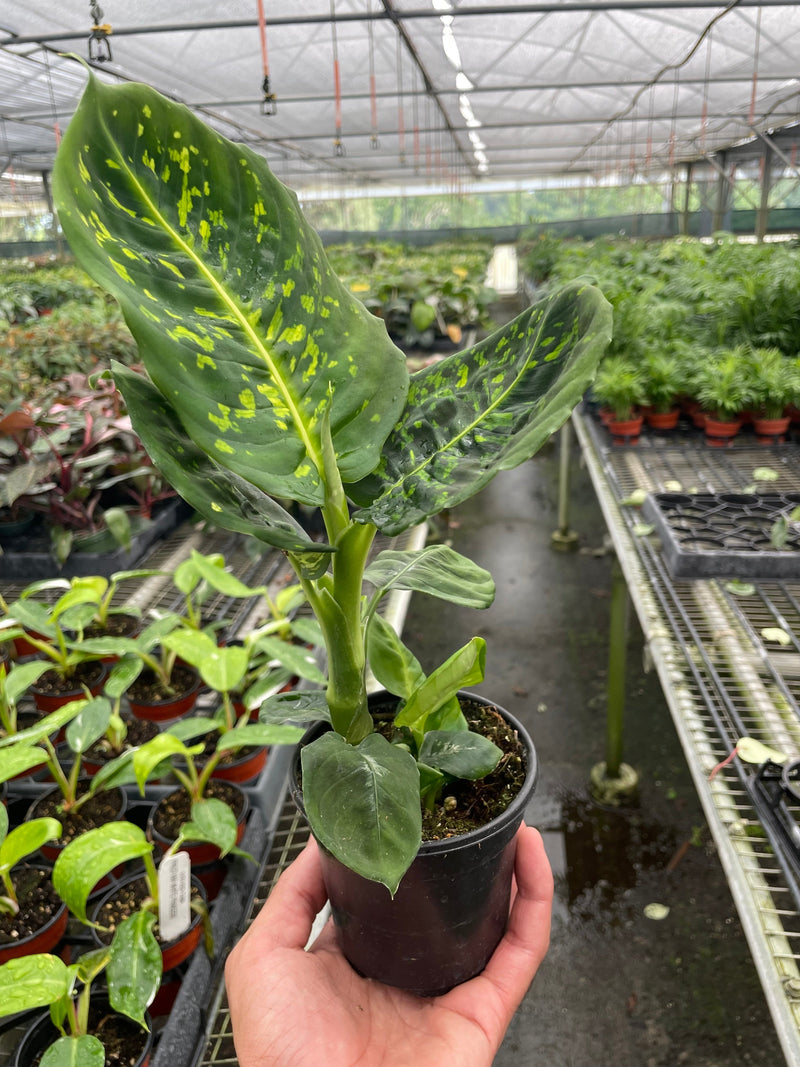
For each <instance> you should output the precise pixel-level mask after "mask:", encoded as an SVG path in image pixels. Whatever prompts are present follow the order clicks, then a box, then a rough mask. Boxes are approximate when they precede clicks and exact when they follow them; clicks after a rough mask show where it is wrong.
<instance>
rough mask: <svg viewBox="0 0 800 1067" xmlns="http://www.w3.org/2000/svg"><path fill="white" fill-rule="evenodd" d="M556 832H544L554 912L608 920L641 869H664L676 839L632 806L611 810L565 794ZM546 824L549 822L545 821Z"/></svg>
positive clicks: (638, 878)
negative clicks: (553, 888)
mask: <svg viewBox="0 0 800 1067" xmlns="http://www.w3.org/2000/svg"><path fill="white" fill-rule="evenodd" d="M559 824H560V825H559V828H558V831H556V830H555V828H553V829H551V830H549V831H544V833H543V836H544V839H545V845H546V848H547V852H548V856H549V859H550V864H551V866H552V868H553V874H554V876H555V878H556V886H557V900H556V906H555V912H556V914H560V915H561V917H562V918H564V919H567V918H572V919H578V920H589V919H592V918H596V917H598V916H600V915H602V916H603V918H604V920H605V921H608V922H611V923H612V924H613V922H614V916H615V914H616V913H618V912H619V910H620V909H619V908H618V907H615V906H616V905H619V904H620V903H621V901H622V898H623V895H624V892H625V891H626V890H630V889H634V888H636V886H637V885H638V884H639V882H640V879H641V877H642V875H643V874H644V873H645V872H647V871H654V870H656V871H657V870H663V871H666V869H667V867H668V864H669V862H670V860H671V859H672V857H673V856H674V855H675V853H676V849H677V847H678V845H679V842H678V841H677V840H676V835H675V832H674V830H673V829H672V828H670V827H665V826H663V825H660V824H658V823H649V822H647V821H646V820H645V819H644V818H643V816H642V814H641V813H640V812H638V811H637V810H636V809H624V810H613V809H609V808H603V807H600V806H598V805H597V804H594V803H593V802H592V801H591V800H589V799H588V798H587V797H581V796H575V795H571V796H566V797H565V798H564V799H563V801H562V804H561V813H560V819H559ZM551 825H552V824H551Z"/></svg>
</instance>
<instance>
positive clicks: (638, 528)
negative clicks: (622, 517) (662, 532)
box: [633, 522, 655, 537]
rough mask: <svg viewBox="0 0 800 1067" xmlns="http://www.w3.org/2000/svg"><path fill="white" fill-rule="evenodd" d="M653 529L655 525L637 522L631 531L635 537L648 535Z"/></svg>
mask: <svg viewBox="0 0 800 1067" xmlns="http://www.w3.org/2000/svg"><path fill="white" fill-rule="evenodd" d="M653 530H655V526H653V525H652V523H649V522H637V523H636V525H635V526H634V528H633V532H634V533H635V534H636V536H637V537H649V536H650V534H651V533H652V532H653Z"/></svg>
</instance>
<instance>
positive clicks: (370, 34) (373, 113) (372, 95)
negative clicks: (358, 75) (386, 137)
mask: <svg viewBox="0 0 800 1067" xmlns="http://www.w3.org/2000/svg"><path fill="white" fill-rule="evenodd" d="M367 38H368V42H369V111H370V122H371V124H372V132H371V133H370V138H369V146H370V148H375V149H376V148H377V147H378V145H379V144H380V141H379V140H378V97H377V93H376V91H375V37H374V31H373V26H372V0H367Z"/></svg>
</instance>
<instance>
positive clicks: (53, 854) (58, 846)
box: [25, 777, 128, 886]
mask: <svg viewBox="0 0 800 1067" xmlns="http://www.w3.org/2000/svg"><path fill="white" fill-rule="evenodd" d="M89 785H90V779H89V778H88V777H81V778H79V779H78V795H79V796H81V795H82V794H83V791H84V790H85V789H88V788H89ZM98 795H102V796H103V797H105V798H109V797H113V798H114V801H115V808H116V812H115V815H114V821H116V820H119V819H121V818H122V817H123V816H124V814H125V810H126V808H127V806H128V796H127V794H126V793H125V791H124V790H122V789H109V790H108V791H107V792H105V793H103V794H98ZM53 796H56V797H60V796H61V791H60V790H59V789H58V787H55V786H54V787H53V788H52V789H48V790H47V791H46V792H45V793H43V794H42V795H41V796H40V797H37V799H36V800H34V802H33V803H32V804H31V806H30V807H29V808H28V811H27V813H26V815H25V821H26V822H28V821H30V820H31V819H37V818H39V817H40V810H39V808H40V805H42V804H44V803H45V802H46V801H47V800H49V799H50V798H51V797H53ZM55 817H56V818H60V819H61V821H62V822H63V820H64V816H55ZM67 844H68V841H67V840H64V841H49V842H48V843H47V844H45V845H42V846H41V848H40V849H39V851H40V852H41V853H42V855H43V856H44V858H45V859H47V860H50V862H51V863H55V861H56V860H57V859H58V857H59V856H60V855H61V852H62V850H63V849H64V848H65V847H66V845H67ZM103 884H104V883H103V882H102V881H101V882H98V885H99V886H102V885H103Z"/></svg>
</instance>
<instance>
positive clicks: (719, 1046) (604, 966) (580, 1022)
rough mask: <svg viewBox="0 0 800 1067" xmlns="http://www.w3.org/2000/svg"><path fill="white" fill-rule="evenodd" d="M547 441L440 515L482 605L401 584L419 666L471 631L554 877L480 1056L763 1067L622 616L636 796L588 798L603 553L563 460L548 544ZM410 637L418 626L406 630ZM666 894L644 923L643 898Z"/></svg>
mask: <svg viewBox="0 0 800 1067" xmlns="http://www.w3.org/2000/svg"><path fill="white" fill-rule="evenodd" d="M557 458H558V456H557V443H551V444H550V445H548V446H547V447H546V448H545V449H544V450H543V452H541V453H540V454H539V456H537V457H536V459H534V460H533V461H531V462H529V463H527V464H525V465H524V466H523V467H521V468H518V469H517V470H516V471H511V472H508V473H506V474H503V475H500V476H499V477H498V478H496V479H495V481H494V482H492V483H491V485H490V486H489V487H488V488H487V489H486V490H485V491H484V492H483V493H482V494H481V495H480V496H479V497H477V498H476V499H475V500H473V501H470V502H469V503H468V504H465V505H463V506H462V507H461V508H459V509H457V510H456V511H454V512H453V514H452V516H451V519H452V523H451V528H450V531H449V537H450V539H451V543H452V544H453V547H454V548H456V549H457V550H458V551H460V552H463V553H465V554H466V555H469V556H471V557H472V558H473V559H475V560H476V561H477V562H479V563H481V564H482V565H483V566H485V567H488V568H489V570H491V572H492V573H493V575H494V577H495V580H496V582H497V597H496V600H495V603H494V605H493V606H492V607H491V608H489V609H488V610H487V611H484V612H476V611H469V610H466V609H453V610H452V611H448V614H447V616H446V617H445V615H444V614H443V605H442V603H441V602H440V601H437V600H433V599H431V598H428V597H422V596H416V595H415V596H414V597H413V598H412V602H411V606H410V609H409V614H408V618H407V621H406V627H405V631H404V632H405V637H406V640H408V641H409V643H410V644H411V646H412V648H413V649H414V651H415V653H416V654H417V656H418V657H419V659H420V661H421V663H422V665H423V667H427V668H428V669H430V668H432V667H433V666H435V665H436V664H437V663H439V662H441V660H442V659H444V658H445V657H446V656H447V655H449V654H450V653H451V652H452V651H454V650H455V649H456V648H457V647H459V645H461V644H463V643H464V642H465V641H467V640H468V639H469V638H470V637H471V636H473V634H479V635H481V636H483V637H485V638H486V640H487V644H488V656H487V677H486V681H485V682H484V684H483V685H482V686H481V687H479V688H480V690H481V691H482V692H484V693H486V694H487V695H490V696H491V697H492V699H494V700H497V701H498V702H499V703H500V704H502V705H504V706H505V707H506V708H508V710H509V711H511V712H512V713H513V714H514V715H516V716H517V717H519V718H520V719H521V720H522V721H523V722H524V723H525V724H526V725H527V726H528V728H529V729H530V730H531V732H532V734H533V738H534V741H535V743H536V746H537V753H538V757H539V760H540V764H541V774H540V785H539V788H538V791H537V795H536V797H535V799H534V802H533V804H532V806H531V810H530V812H529V817H528V821H529V822H533V823H534V824H535V825H537V826H538V827H539V828H540V829H541V830H542V831H543V833H544V835H545V840H546V843H547V848H548V854H549V856H550V860H551V864H552V866H553V869H554V873H555V875H556V902H555V909H554V924H553V935H552V942H551V948H550V952H549V955H548V957H547V959H546V960H545V962H544V964H543V966H542V968H541V970H540V972H539V974H538V976H537V978H536V980H535V982H534V984H533V987H532V988H531V990H530V992H529V994H528V996H527V998H526V1000H525V1001H524V1003H523V1005H522V1007H521V1008H520V1010H519V1012H518V1013H517V1016H516V1018H515V1019H514V1021H513V1023H512V1025H511V1027H510V1029H509V1032H508V1034H507V1036H506V1040H505V1042H504V1044H503V1046H502V1048H501V1050H500V1052H499V1054H498V1056H497V1058H496V1060H495V1067H675V1065H677V1064H689V1065H691V1067H736V1065H740V1064H742V1065H744V1064H747V1065H756V1067H762V1065H763V1067H767V1065H769V1067H777V1065H778V1064H781V1063H783V1062H784V1060H783V1056H782V1053H781V1050H780V1046H779V1044H778V1042H777V1039H776V1037H775V1033H774V1030H773V1026H772V1023H771V1020H770V1016H769V1012H768V1010H767V1007H766V1004H765V1001H764V997H763V994H762V991H761V986H760V984H759V981H758V976H757V974H756V971H755V969H754V967H753V964H752V961H751V959H750V956H749V952H748V949H747V944H746V941H745V939H744V935H743V933H742V931H741V927H740V925H739V921H738V918H737V915H736V909H735V907H734V904H733V901H732V899H731V895H730V892H729V890H728V886H727V883H726V881H725V877H724V875H723V872H722V869H721V866H720V863H719V860H718V858H717V856H716V853H715V850H714V846H713V843H712V841H711V838H710V835H709V832H708V830H707V827H706V825H705V819H704V816H703V813H702V809H701V807H700V804H699V801H698V800H697V797H696V794H695V791H694V787H693V785H692V781H691V778H690V776H689V772H688V769H687V766H686V762H685V759H684V756H683V752H682V749H681V747H680V744H679V742H678V739H677V737H676V734H675V731H674V728H673V725H672V720H671V718H670V715H669V711H668V709H667V706H666V703H665V701H664V698H663V695H662V693H661V689H660V685H659V682H658V679H657V677H656V676H655V674H644V673H643V669H642V647H641V646H642V642H641V635H640V633H639V631H638V626H637V624H636V620H635V616H634V615H632V623H631V631H630V640H629V648H628V680H627V701H626V735H625V736H626V741H625V756H624V758H625V760H626V762H628V763H630V764H632V765H633V766H635V767H636V768H637V770H638V771H639V772H640V775H641V789H640V797H639V801H638V804H637V805H636V806H634V807H631V808H629V809H627V810H624V811H620V812H610V811H606V810H601V809H599V808H598V807H596V806H595V805H593V804H592V803H591V801H590V800H589V795H588V790H587V780H588V775H589V771H590V769H591V767H592V765H593V764H595V763H597V762H598V761H600V760H602V759H603V754H604V752H603V746H604V724H605V686H606V674H607V670H606V668H607V653H608V648H607V634H608V611H609V591H610V572H611V563H612V557H611V555H610V554H609V553H608V552H606V551H605V550H604V534H605V527H604V523H603V519H602V515H601V513H600V510H599V507H598V506H597V504H596V501H595V498H594V493H593V490H592V487H591V484H590V482H589V479H588V476H587V475H586V474H585V472H583V471H581V470H580V469H579V468H578V466H577V459H576V468H575V470H574V472H573V482H572V509H571V515H570V524H571V526H572V528H574V529H575V530H576V531H577V532H578V533H579V534H580V539H581V540H580V543H581V548H580V551H579V552H577V553H575V554H570V555H562V554H559V553H556V552H554V551H553V550H552V549H551V548H550V534H551V532H552V531H553V530H554V529H555V528H556V526H557V510H556V508H557V487H558V472H557ZM423 635H424V638H423ZM651 903H659V904H663V905H666V906H667V907H668V908H669V913H668V915H667V917H666V918H664V919H662V920H660V921H656V920H653V919H649V918H647V917H646V916H645V914H644V909H645V907H646V906H647V905H648V904H651Z"/></svg>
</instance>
